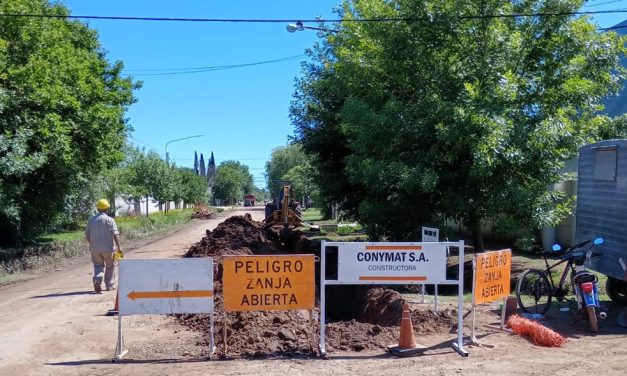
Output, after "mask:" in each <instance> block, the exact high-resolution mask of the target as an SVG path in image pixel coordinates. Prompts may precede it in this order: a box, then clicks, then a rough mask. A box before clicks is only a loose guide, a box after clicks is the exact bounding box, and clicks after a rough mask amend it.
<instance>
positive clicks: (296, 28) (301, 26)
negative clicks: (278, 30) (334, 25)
mask: <svg viewBox="0 0 627 376" xmlns="http://www.w3.org/2000/svg"><path fill="white" fill-rule="evenodd" d="M285 28H286V29H287V31H289V32H290V33H295V32H297V31H303V30H305V29H307V30H319V31H326V32H329V33H336V31H335V30H331V29H326V28H324V27H314V26H305V25H304V24H303V22H302V21H298V22H296V23H295V24H289V25H287V26H285Z"/></svg>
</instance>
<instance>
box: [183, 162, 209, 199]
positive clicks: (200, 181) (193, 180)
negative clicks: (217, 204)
mask: <svg viewBox="0 0 627 376" xmlns="http://www.w3.org/2000/svg"><path fill="white" fill-rule="evenodd" d="M177 172H178V174H179V176H180V180H181V191H180V192H181V196H180V199H181V200H182V201H183V203H184V204H186V205H189V204H196V203H199V202H207V200H208V199H209V194H208V192H207V181H206V180H205V179H204V178H203V177H202V176H198V175H196V173H195V172H194V171H193V170H190V169H188V168H178V169H177Z"/></svg>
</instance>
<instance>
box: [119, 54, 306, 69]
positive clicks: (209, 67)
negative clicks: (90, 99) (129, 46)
mask: <svg viewBox="0 0 627 376" xmlns="http://www.w3.org/2000/svg"><path fill="white" fill-rule="evenodd" d="M302 57H305V55H303V54H301V55H294V56H287V57H282V58H278V59H274V60H266V61H259V62H255V63H246V64H230V65H214V66H205V67H191V68H145V69H124V70H125V71H126V72H140V71H141V72H151V71H187V70H201V69H216V68H229V67H233V66H241V65H248V64H262V63H273V62H276V61H283V60H287V59H297V58H302Z"/></svg>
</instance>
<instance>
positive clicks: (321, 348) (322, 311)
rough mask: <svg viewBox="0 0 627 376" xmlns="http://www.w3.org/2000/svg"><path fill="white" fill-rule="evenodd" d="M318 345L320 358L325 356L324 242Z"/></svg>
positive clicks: (323, 242)
mask: <svg viewBox="0 0 627 376" xmlns="http://www.w3.org/2000/svg"><path fill="white" fill-rule="evenodd" d="M320 247H321V248H320V316H319V317H320V345H319V348H318V350H319V351H320V356H321V357H324V356H325V354H326V349H325V337H324V335H325V332H324V331H325V327H324V326H325V322H326V321H325V320H326V313H327V310H326V298H325V293H326V286H325V284H324V280H325V278H326V253H327V247H326V242H325V241H324V240H323V241H322V244H321V246H320Z"/></svg>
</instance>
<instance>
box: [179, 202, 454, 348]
mask: <svg viewBox="0 0 627 376" xmlns="http://www.w3.org/2000/svg"><path fill="white" fill-rule="evenodd" d="M319 249H320V245H319V243H316V242H312V241H310V240H309V239H307V237H306V236H305V235H304V234H303V233H302V232H300V231H289V232H282V231H280V230H277V229H274V228H272V227H269V226H264V225H263V224H262V223H260V222H256V221H253V220H252V217H251V216H250V215H249V214H246V215H244V216H233V217H230V218H228V219H227V220H226V221H224V222H223V223H221V224H219V225H218V227H217V228H216V229H215V230H214V231H209V230H207V233H206V236H205V237H203V239H202V240H201V241H200V242H198V243H196V244H194V245H193V246H192V247H191V248H190V249H189V251H188V252H187V253H186V255H185V257H213V258H214V261H215V262H216V263H217V264H218V273H217V274H216V277H215V278H216V281H215V285H214V291H215V296H216V297H217V298H216V300H215V307H214V317H215V320H216V321H215V333H216V334H215V339H216V346H217V347H218V349H220V352H222V349H223V348H224V338H223V330H224V327H225V326H224V317H225V315H224V310H223V305H222V301H221V299H220V297H221V296H222V294H221V290H222V283H221V279H222V266H221V264H220V257H221V256H223V255H270V254H304V253H305V254H307V253H308V254H319V252H320V250H319ZM316 274H317V275H318V273H316ZM403 303H404V300H403V298H402V296H401V295H400V294H399V293H398V292H397V291H394V290H390V289H388V288H384V287H365V286H329V287H327V315H328V318H329V320H330V321H332V322H330V323H328V324H327V326H326V346H327V351H329V352H333V351H349V350H350V351H361V350H367V349H382V348H385V347H387V346H388V345H391V344H395V343H397V342H398V336H399V331H398V326H399V323H400V319H401V314H402V304H403ZM310 315H316V317H310ZM411 317H412V323H413V325H414V330H415V332H416V334H423V333H435V332H442V331H448V330H450V328H451V326H452V325H454V323H455V320H456V319H455V317H456V314H455V312H454V311H451V310H444V311H440V312H437V313H433V312H431V311H413V312H412V315H411ZM178 318H179V320H180V321H181V322H182V323H183V324H184V325H185V326H187V327H189V328H192V329H194V330H198V331H202V332H205V333H206V332H207V330H208V325H209V320H208V316H207V315H178ZM226 320H227V325H226V334H227V341H226V343H227V355H228V356H246V357H260V356H280V355H289V356H293V355H297V354H303V355H314V354H316V351H317V344H318V338H319V337H318V335H319V330H320V328H319V325H318V324H317V321H318V318H317V312H313V313H310V312H308V311H266V312H234V313H228V314H227V315H226ZM207 341H208V340H207V339H205V340H204V342H207ZM199 345H203V346H205V345H207V343H201V344H199Z"/></svg>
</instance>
